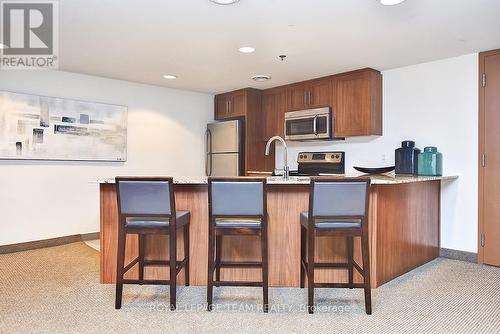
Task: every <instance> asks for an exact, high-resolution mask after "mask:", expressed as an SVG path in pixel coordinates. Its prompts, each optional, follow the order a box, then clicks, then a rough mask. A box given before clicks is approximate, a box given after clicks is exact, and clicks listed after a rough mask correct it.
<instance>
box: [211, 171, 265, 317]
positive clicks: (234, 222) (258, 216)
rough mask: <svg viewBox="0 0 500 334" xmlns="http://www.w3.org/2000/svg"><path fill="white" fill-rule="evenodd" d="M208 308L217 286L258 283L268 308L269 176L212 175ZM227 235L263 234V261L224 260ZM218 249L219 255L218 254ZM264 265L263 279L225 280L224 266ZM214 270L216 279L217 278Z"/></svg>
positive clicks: (254, 284) (247, 266)
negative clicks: (222, 273) (216, 176)
mask: <svg viewBox="0 0 500 334" xmlns="http://www.w3.org/2000/svg"><path fill="white" fill-rule="evenodd" d="M208 207H209V218H210V221H209V231H208V284H207V290H208V291H207V303H208V310H209V311H211V310H212V307H213V303H212V301H213V287H214V285H215V286H258V287H262V289H263V305H264V307H263V310H264V312H267V311H268V307H269V306H268V304H269V299H268V259H267V201H266V179H265V178H238V179H235V178H232V179H231V178H209V180H208ZM224 235H260V237H261V254H262V261H261V262H255V261H252V262H226V261H222V260H221V255H222V237H223V236H224ZM215 252H216V254H215ZM228 267H231V268H241V267H246V268H249V267H260V268H262V281H261V282H243V281H221V279H220V270H221V268H228ZM214 271H216V279H215V280H214Z"/></svg>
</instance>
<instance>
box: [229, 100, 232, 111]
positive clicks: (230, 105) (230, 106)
mask: <svg viewBox="0 0 500 334" xmlns="http://www.w3.org/2000/svg"><path fill="white" fill-rule="evenodd" d="M228 102H229V111H228V112H229V113H230V112H232V110H231V108H232V104H231V100H229V101H228Z"/></svg>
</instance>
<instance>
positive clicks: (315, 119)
mask: <svg viewBox="0 0 500 334" xmlns="http://www.w3.org/2000/svg"><path fill="white" fill-rule="evenodd" d="M317 122H318V115H316V116H314V119H313V132H314V135H315V136H317V135H318V129H317Z"/></svg>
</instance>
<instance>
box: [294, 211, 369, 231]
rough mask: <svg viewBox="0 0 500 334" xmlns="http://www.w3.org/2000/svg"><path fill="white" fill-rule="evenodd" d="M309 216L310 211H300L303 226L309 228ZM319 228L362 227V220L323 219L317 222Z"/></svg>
mask: <svg viewBox="0 0 500 334" xmlns="http://www.w3.org/2000/svg"><path fill="white" fill-rule="evenodd" d="M308 218H309V212H307V211H304V212H301V213H300V223H301V224H302V226H304V227H305V228H307V221H308ZM315 226H316V228H318V229H325V230H326V229H340V228H361V222H357V221H347V220H335V221H329V220H322V221H319V222H317V223H316V224H315Z"/></svg>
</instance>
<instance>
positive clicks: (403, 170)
mask: <svg viewBox="0 0 500 334" xmlns="http://www.w3.org/2000/svg"><path fill="white" fill-rule="evenodd" d="M419 153H420V150H419V149H418V148H416V147H415V142H414V141H413V140H405V141H403V142H401V147H400V148H398V149H396V153H395V161H396V174H409V175H416V174H417V170H418V154H419Z"/></svg>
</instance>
